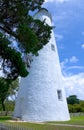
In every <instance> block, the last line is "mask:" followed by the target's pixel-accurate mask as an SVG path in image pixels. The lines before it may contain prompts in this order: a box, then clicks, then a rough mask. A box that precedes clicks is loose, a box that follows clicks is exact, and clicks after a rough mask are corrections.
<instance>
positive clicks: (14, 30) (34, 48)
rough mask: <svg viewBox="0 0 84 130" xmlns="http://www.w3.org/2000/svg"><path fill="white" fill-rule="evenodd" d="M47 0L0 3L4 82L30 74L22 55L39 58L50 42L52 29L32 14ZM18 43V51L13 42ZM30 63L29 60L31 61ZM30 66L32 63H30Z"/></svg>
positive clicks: (0, 0) (18, 0) (5, 1)
mask: <svg viewBox="0 0 84 130" xmlns="http://www.w3.org/2000/svg"><path fill="white" fill-rule="evenodd" d="M43 2H44V0H0V62H1V65H0V66H1V69H2V70H3V73H4V77H5V79H12V80H14V79H16V78H17V77H18V76H22V77H25V76H27V75H28V70H27V69H26V65H25V62H26V61H24V60H23V59H24V58H22V55H23V56H24V54H27V55H28V56H29V55H30V54H32V55H38V50H40V49H41V48H42V47H43V46H44V45H45V44H47V43H48V41H49V39H50V34H51V29H52V27H50V26H49V25H47V24H45V20H44V21H40V20H37V19H33V16H32V15H31V14H32V13H31V12H35V11H36V10H40V9H41V5H42V4H43ZM14 41H16V42H17V47H18V49H16V48H15V47H14V46H13V42H14ZM29 60H30V59H29ZM27 64H28V67H29V66H30V65H29V62H27Z"/></svg>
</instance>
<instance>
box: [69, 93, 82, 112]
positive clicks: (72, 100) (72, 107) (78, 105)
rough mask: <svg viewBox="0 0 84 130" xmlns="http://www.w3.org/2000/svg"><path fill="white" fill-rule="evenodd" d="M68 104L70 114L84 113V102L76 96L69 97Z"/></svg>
mask: <svg viewBox="0 0 84 130" xmlns="http://www.w3.org/2000/svg"><path fill="white" fill-rule="evenodd" d="M67 103H68V108H69V112H70V113H77V112H84V101H83V100H80V99H78V98H77V96H76V95H71V96H69V97H68V98H67Z"/></svg>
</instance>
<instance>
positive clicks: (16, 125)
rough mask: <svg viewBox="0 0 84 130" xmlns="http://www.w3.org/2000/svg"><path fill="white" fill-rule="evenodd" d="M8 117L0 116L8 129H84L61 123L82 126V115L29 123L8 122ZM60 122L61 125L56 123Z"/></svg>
mask: <svg viewBox="0 0 84 130" xmlns="http://www.w3.org/2000/svg"><path fill="white" fill-rule="evenodd" d="M10 120H11V118H10V117H0V123H1V124H4V125H6V127H8V128H10V129H9V130H23V129H22V128H24V130H84V127H79V126H77V127H76V126H62V124H75V125H83V126H84V116H80V117H73V118H72V119H71V120H70V121H65V122H46V123H29V122H10ZM58 123H60V124H61V125H58Z"/></svg>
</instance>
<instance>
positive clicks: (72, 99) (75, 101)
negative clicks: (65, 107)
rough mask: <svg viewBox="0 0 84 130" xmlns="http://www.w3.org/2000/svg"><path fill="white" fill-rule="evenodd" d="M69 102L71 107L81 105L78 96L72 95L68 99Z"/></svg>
mask: <svg viewBox="0 0 84 130" xmlns="http://www.w3.org/2000/svg"><path fill="white" fill-rule="evenodd" d="M67 102H68V104H71V105H73V104H79V99H78V98H77V96H76V95H71V96H69V97H68V98H67Z"/></svg>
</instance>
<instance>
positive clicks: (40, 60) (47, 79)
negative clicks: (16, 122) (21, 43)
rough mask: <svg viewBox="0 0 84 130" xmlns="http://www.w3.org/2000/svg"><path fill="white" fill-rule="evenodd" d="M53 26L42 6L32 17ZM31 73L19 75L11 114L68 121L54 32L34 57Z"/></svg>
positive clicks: (22, 117) (35, 119)
mask: <svg viewBox="0 0 84 130" xmlns="http://www.w3.org/2000/svg"><path fill="white" fill-rule="evenodd" d="M34 18H35V19H40V20H44V19H46V23H47V24H49V25H50V26H52V22H51V21H52V20H51V15H50V14H49V13H48V11H47V10H45V9H41V10H40V11H39V12H38V13H36V14H35V16H34ZM29 71H30V74H29V76H28V77H26V78H22V79H21V82H20V88H19V92H18V97H17V100H16V106H15V111H14V117H15V118H17V117H19V118H21V119H22V120H25V121H64V120H69V119H70V117H69V112H68V108H67V103H66V96H65V92H64V82H63V80H62V73H61V68H60V63H59V57H58V52H57V47H56V41H55V37H54V33H53V31H52V34H51V39H50V41H49V43H48V44H47V45H45V46H44V47H43V49H42V50H40V51H39V56H38V57H33V62H32V63H31V68H30V70H29Z"/></svg>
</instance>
